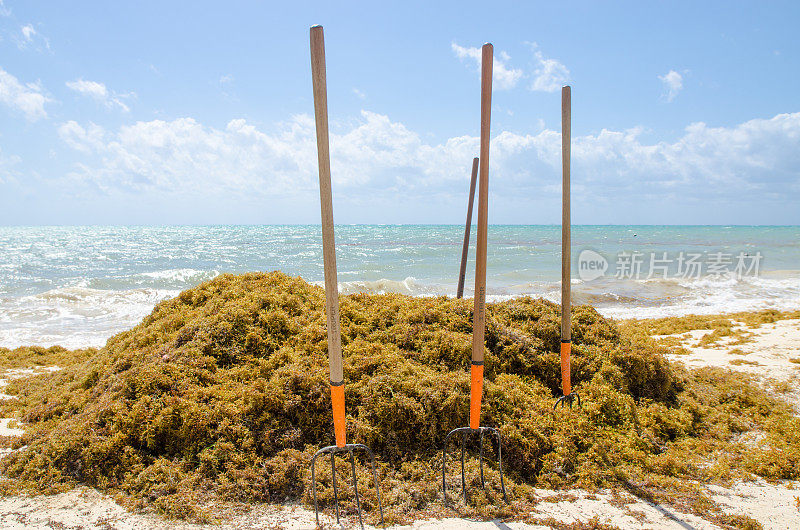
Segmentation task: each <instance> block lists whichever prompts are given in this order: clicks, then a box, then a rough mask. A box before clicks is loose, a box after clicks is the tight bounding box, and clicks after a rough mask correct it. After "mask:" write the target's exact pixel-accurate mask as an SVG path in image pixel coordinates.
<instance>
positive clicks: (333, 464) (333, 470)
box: [314, 453, 341, 526]
mask: <svg viewBox="0 0 800 530" xmlns="http://www.w3.org/2000/svg"><path fill="white" fill-rule="evenodd" d="M331 480H332V481H333V503H334V504H335V505H336V524H338V525H341V523H340V522H339V492H338V491H337V488H336V459H335V458H334V456H333V453H331ZM314 491H315V492H316V491H317V489H316V488H314ZM314 508H315V509H316V506H314ZM317 517H318V518H319V515H318V516H317ZM317 526H319V521H317Z"/></svg>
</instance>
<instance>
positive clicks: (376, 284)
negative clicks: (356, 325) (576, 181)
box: [0, 225, 800, 347]
mask: <svg viewBox="0 0 800 530" xmlns="http://www.w3.org/2000/svg"><path fill="white" fill-rule="evenodd" d="M463 230H464V227H463V226H450V225H444V226H434V225H418V226H413V225H402V226H395V225H388V226H383V225H353V226H338V227H337V228H336V241H337V260H338V269H339V281H340V284H339V289H340V291H341V292H342V293H345V294H347V293H355V292H372V293H383V292H398V293H405V294H410V295H414V296H432V295H447V296H454V295H455V292H456V285H457V280H458V278H457V275H458V270H459V260H460V257H461V245H462V241H463ZM560 238H561V229H560V227H559V226H500V225H493V226H490V227H489V235H488V240H489V248H488V272H487V295H488V298H489V300H503V299H507V298H511V297H515V296H524V295H530V296H535V297H544V298H546V299H549V300H552V301H558V300H560V291H559V289H560V256H561V239H560ZM474 241H475V227H473V230H472V245H471V246H470V255H469V258H470V260H469V266H468V274H467V281H466V284H465V285H466V289H465V296H466V297H469V296H471V295H472V287H473V282H474V279H473V276H472V271H473V270H474V256H475V249H474ZM572 257H573V259H572V270H573V273H572V289H573V298H574V303H578V304H580V303H588V304H592V305H593V306H595V307H597V308H598V310H599V311H600V312H601V313H603V314H605V315H608V316H612V317H617V318H645V317H655V316H671V315H682V314H689V313H695V314H704V313H705V314H708V313H720V312H731V311H744V310H756V309H763V308H777V309H797V308H800V227H797V226H791V227H751V226H747V227H745V226H574V227H573V229H572ZM276 269H278V270H282V271H284V272H286V273H288V274H291V275H299V276H302V277H303V278H305V279H307V280H308V281H312V282H318V283H319V282H321V280H322V277H323V274H322V243H321V235H320V228H319V226H163V227H118V226H108V227H103V226H92V227H0V346H4V347H16V346H20V345H31V344H38V345H53V344H60V345H63V346H67V347H82V346H102V345H103V344H104V343H105V341H106V340H107V339H108V338H109V337H110V336H112V335H113V334H115V333H117V332H120V331H123V330H125V329H128V328H130V327H131V326H133V325H135V324H136V323H138V322H139V321H140V320H141V319H142V318H143V317H144V316H145V315H146V314H148V313H149V312H150V311H151V310H152V308H153V306H154V305H155V304H157V303H158V302H159V301H161V300H164V299H167V298H170V297H173V296H175V295H176V294H177V293H179V292H180V291H181V290H183V289H187V288H189V287H192V286H195V285H197V284H199V283H201V282H203V281H206V280H210V279H212V278H213V277H215V276H216V275H218V274H220V273H225V272H231V273H242V272H247V271H272V270H276Z"/></svg>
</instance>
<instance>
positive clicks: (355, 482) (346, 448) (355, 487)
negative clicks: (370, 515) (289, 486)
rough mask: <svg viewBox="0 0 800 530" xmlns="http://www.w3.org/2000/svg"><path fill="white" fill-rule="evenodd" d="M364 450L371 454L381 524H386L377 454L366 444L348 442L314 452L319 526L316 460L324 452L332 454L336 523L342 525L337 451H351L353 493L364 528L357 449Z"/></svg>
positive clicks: (316, 507)
mask: <svg viewBox="0 0 800 530" xmlns="http://www.w3.org/2000/svg"><path fill="white" fill-rule="evenodd" d="M356 449H359V450H363V451H364V452H366V453H367V456H369V462H370V467H371V468H372V479H373V481H374V482H375V494H376V495H377V499H378V510H379V512H380V514H381V526H384V525H385V523H384V521H383V504H382V503H381V490H380V486H379V484H378V471H377V469H376V467H375V454H374V453H373V452H372V450H371V449H370V448H369V447H367V446H366V445H362V444H346V445H344V446H342V447H338V446H336V445H330V446H328V447H323V448H322V449H320V450H319V451H317V452H316V453H315V454H314V457H313V458H312V459H311V490H312V492H313V496H314V514H315V516H316V521H317V526H319V505H318V503H317V472H316V471H317V468H316V462H317V458H318V457H319V456H321V455H323V454H326V453H330V455H331V480H332V481H333V500H334V503H335V504H336V524H337V525H340V526H341V524H342V523H341V521H340V519H339V487H338V486H337V485H336V460H335V457H336V453H350V468H351V470H352V473H353V494H354V495H355V497H356V507H357V509H358V523H359V525H360V527H361V528H362V529H363V528H364V519H363V516H362V513H361V496H360V495H359V493H358V477H357V476H356V457H355V450H356Z"/></svg>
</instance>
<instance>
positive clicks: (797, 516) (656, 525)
mask: <svg viewBox="0 0 800 530" xmlns="http://www.w3.org/2000/svg"><path fill="white" fill-rule="evenodd" d="M750 331H752V332H753V333H754V336H753V337H752V338H753V339H754V340H753V341H752V342H748V343H745V344H742V345H736V346H731V345H730V344H729V342H730V340H726V341H721V342H720V344H717V345H714V346H713V347H706V348H700V347H694V346H693V345H694V344H696V343H697V341H698V340H699V338H700V337H701V336H702V335H704V334H705V333H709V331H702V330H701V331H694V332H690V333H689V334H687V335H688V337H687V338H686V340H685V343H684V346H686V347H687V349H689V350H690V351H691V354H689V355H676V356H673V358H674V359H675V360H680V361H682V362H684V363H686V365H687V366H690V367H698V366H711V365H713V366H722V367H726V368H732V369H735V370H741V371H743V372H747V373H750V374H754V375H757V376H759V377H760V378H761V379H762V380H763V381H765V382H766V381H768V380H769V379H772V380H777V381H790V382H791V383H792V384H790V385H785V386H787V387H788V389H789V390H788V392H786V393H785V394H784V395H783V397H785V398H786V399H788V400H789V401H790V402H793V403H794V404H795V406H796V407H797V409H798V410H800V385H798V384H797V381H799V380H800V365H798V364H795V363H792V362H790V361H789V359H792V358H800V320H784V321H779V322H776V323H774V324H765V325H763V326H762V327H761V328H758V329H754V330H750ZM733 348H738V349H740V350H742V351H743V352H745V353H747V355H731V354H729V353H728V351H730V350H731V349H733ZM734 359H746V360H748V361H752V362H757V363H758V365H747V364H744V365H738V366H737V365H731V363H730V361H732V360H734ZM31 373H33V370H7V371H6V372H5V373H3V374H0V375H1V376H2V377H3V378H4V379H0V399H3V398H5V397H10V396H5V395H3V394H2V388H3V387H4V386H5V385H6V384H7V381H8V380H9V379H12V378H16V377H24V376H25V375H29V374H31ZM10 421H11V419H10V418H3V419H0V435H3V436H20V435H22V433H23V431H22V428H24V426H20V425H16V426H14V427H9V423H10ZM1 457H2V452H0V458H1ZM706 488H707V491H708V494H709V496H711V498H713V499H714V500H715V501H716V502H717V503H719V504H720V505H721V506H722V507H723V508H724V510H725V513H728V514H741V515H748V516H750V517H752V518H754V519H756V520H758V521H759V522H760V523H761V524H762V525H763V526H764V528H765V529H766V530H787V529H800V508H798V507H797V505H796V502H797V501H796V498H799V497H800V482H788V481H787V482H783V483H780V484H769V483H767V482H765V481H763V480H757V481H752V482H742V483H739V484H736V485H734V486H733V487H732V488H723V487H720V486H713V485H709V486H706ZM537 495H538V496H539V498H540V499H541V501H540V502H539V504H537V505H536V507H535V510H534V512H533V513H531V518H530V520H531V521H533V522H534V524H525V523H519V522H501V521H482V522H481V521H469V520H464V519H458V518H450V519H439V520H431V521H417V522H415V523H414V524H413V525H410V526H399V527H391V528H393V529H395V530H400V529H409V530H457V529H463V530H498V529H501V530H502V529H513V530H532V529H542V528H548V526H544V525H536V524H535V521H541V522H542V523H545V522H546V521H547V520H548V519H551V518H552V519H554V520H556V521H559V522H561V523H566V524H570V523H577V522H584V523H585V522H588V521H590V520H592V519H593V518H596V520H597V521H598V522H601V523H605V524H609V525H613V526H616V527H619V528H622V529H667V530H671V529H674V530H690V529H696V530H710V529H718V528H720V527H719V526H717V525H715V524H713V523H711V522H709V521H707V520H705V519H703V518H701V517H698V516H696V515H692V514H686V513H681V512H679V511H676V510H675V509H673V508H671V507H669V506H663V505H654V504H651V503H649V502H647V501H645V500H643V499H640V498H637V497H634V496H633V495H630V494H627V493H623V494H618V495H616V496H615V495H612V494H611V493H610V492H600V493H597V494H590V493H588V492H585V491H581V490H572V491H548V490H537ZM620 501H621V502H620ZM333 523H334V521H333V520H332V519H331V518H330V517H324V518H323V524H325V525H326V527H331V528H332V527H334V525H333ZM347 527H348V528H358V522H357V520H356V521H350V524H348V525H347ZM0 528H34V529H36V528H72V529H83V528H86V529H89V528H103V529H140V528H141V529H187V530H188V529H198V530H199V529H225V530H227V529H245V528H282V529H292V530H300V529H313V528H315V523H314V512H313V511H309V510H307V509H305V508H303V507H299V506H272V505H256V506H254V507H253V508H252V510H251V511H249V512H248V513H247V514H244V515H239V516H235V517H230V518H228V519H226V520H225V521H223V522H222V524H219V525H188V524H184V523H179V522H174V521H169V520H165V519H163V518H160V517H157V516H154V515H141V514H133V513H130V512H128V511H126V510H125V509H124V508H122V507H121V506H120V505H119V504H117V503H116V502H115V501H114V500H113V499H112V498H111V497H109V496H107V495H103V494H101V493H99V492H97V491H96V490H93V489H91V488H86V487H81V488H76V489H74V490H72V491H69V492H67V493H63V494H59V495H46V496H45V495H42V496H36V497H28V496H23V495H18V496H9V497H0Z"/></svg>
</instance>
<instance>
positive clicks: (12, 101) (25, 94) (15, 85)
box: [0, 68, 51, 121]
mask: <svg viewBox="0 0 800 530" xmlns="http://www.w3.org/2000/svg"><path fill="white" fill-rule="evenodd" d="M42 92H43V90H42V87H41V85H40V84H39V83H38V82H37V83H27V84H24V85H23V84H22V83H20V81H19V79H17V78H16V77H14V76H13V75H11V74H9V73H8V72H6V71H5V70H3V68H0V103H3V104H5V105H7V106H9V107H11V108H12V109H15V110H18V111H21V112H22V113H23V114H25V117H26V118H27V119H28V121H36V120H38V119H40V118H46V117H47V111H45V109H44V104H45V103H47V102H49V101H51V100H50V98H48V97H47V96H45V95H44V94H43V93H42Z"/></svg>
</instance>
